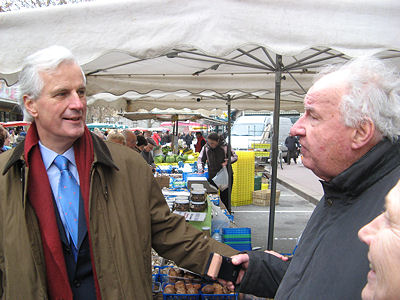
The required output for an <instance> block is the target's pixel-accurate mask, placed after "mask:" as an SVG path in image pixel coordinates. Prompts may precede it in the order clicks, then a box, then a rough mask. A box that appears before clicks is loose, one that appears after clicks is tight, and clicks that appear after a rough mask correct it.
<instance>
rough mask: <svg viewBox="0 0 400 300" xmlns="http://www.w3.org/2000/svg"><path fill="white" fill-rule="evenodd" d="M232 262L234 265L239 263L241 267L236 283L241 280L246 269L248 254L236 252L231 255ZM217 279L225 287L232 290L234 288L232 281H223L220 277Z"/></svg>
mask: <svg viewBox="0 0 400 300" xmlns="http://www.w3.org/2000/svg"><path fill="white" fill-rule="evenodd" d="M232 263H233V264H234V265H236V266H238V265H241V266H242V269H241V270H240V271H239V276H238V278H237V280H236V284H239V283H240V282H242V279H243V276H244V273H245V272H246V271H247V268H248V267H249V256H248V255H247V254H238V255H234V256H232ZM218 281H219V282H220V283H221V284H222V285H224V286H225V287H227V288H228V289H229V290H231V291H234V290H235V285H234V284H233V282H232V281H225V280H222V279H218Z"/></svg>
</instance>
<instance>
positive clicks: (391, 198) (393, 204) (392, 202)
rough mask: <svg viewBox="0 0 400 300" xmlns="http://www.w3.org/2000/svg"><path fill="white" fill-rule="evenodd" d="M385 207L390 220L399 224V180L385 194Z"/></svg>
mask: <svg viewBox="0 0 400 300" xmlns="http://www.w3.org/2000/svg"><path fill="white" fill-rule="evenodd" d="M385 207H386V211H387V213H388V214H389V215H390V220H391V221H392V222H396V224H398V225H400V180H399V181H398V182H397V184H396V185H395V186H394V187H393V188H392V189H391V190H390V192H389V193H388V194H387V195H386V202H385Z"/></svg>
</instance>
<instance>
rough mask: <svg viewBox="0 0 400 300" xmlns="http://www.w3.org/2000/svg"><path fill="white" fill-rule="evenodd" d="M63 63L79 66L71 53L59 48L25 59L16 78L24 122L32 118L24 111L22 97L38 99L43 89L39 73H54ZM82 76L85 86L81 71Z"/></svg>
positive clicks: (39, 52) (30, 120)
mask: <svg viewBox="0 0 400 300" xmlns="http://www.w3.org/2000/svg"><path fill="white" fill-rule="evenodd" d="M63 62H71V63H75V64H77V65H79V64H78V62H77V60H76V59H75V57H74V56H73V54H72V53H71V51H69V50H68V49H67V48H65V47H61V46H51V47H48V48H45V49H42V50H39V51H37V52H35V53H33V54H31V55H29V56H28V57H27V58H25V60H24V63H23V67H22V70H21V72H20V73H19V78H18V81H19V85H18V95H19V97H18V98H19V105H20V107H21V109H22V111H23V112H24V120H25V121H29V122H32V121H33V118H32V116H31V115H30V114H29V113H28V112H27V111H26V109H25V105H24V99H23V97H24V95H28V96H29V97H31V98H32V99H33V100H36V99H38V98H39V96H40V94H41V92H42V89H43V80H42V78H41V76H40V74H39V73H40V72H43V71H47V72H51V71H54V70H55V69H57V67H58V66H59V65H60V64H61V63H63ZM82 76H83V79H84V82H85V84H86V77H85V74H84V72H83V71H82Z"/></svg>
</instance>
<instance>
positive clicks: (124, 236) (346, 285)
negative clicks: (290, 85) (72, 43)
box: [0, 46, 400, 300]
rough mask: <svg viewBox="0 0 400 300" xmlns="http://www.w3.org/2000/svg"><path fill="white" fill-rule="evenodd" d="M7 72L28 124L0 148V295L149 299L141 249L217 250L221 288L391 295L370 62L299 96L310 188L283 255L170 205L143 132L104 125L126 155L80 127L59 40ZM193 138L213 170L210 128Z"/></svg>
mask: <svg viewBox="0 0 400 300" xmlns="http://www.w3.org/2000/svg"><path fill="white" fill-rule="evenodd" d="M19 82H20V91H21V93H20V94H21V98H20V103H21V106H22V108H23V109H24V114H25V117H26V118H27V119H28V120H30V121H32V125H31V126H30V128H29V130H28V132H27V133H26V137H25V139H24V140H23V141H21V142H20V143H19V144H18V145H17V146H16V147H15V148H14V149H12V150H9V151H6V152H5V153H3V154H1V155H0V169H1V170H2V175H1V176H0V189H1V191H0V197H1V198H0V199H1V200H0V220H2V221H1V223H0V224H1V225H0V226H1V230H0V297H2V298H4V297H5V298H7V299H71V300H72V299H89V300H90V299H103V300H104V299H151V267H150V265H151V259H150V257H151V248H154V249H155V250H156V251H157V252H158V253H159V254H160V255H162V256H163V257H165V258H168V259H171V260H173V261H175V262H176V263H177V264H178V265H180V266H181V267H184V268H186V269H189V270H191V271H193V272H197V273H201V274H203V273H204V271H205V266H206V264H207V261H208V257H209V254H210V253H211V252H217V253H220V254H222V255H225V256H231V257H232V263H233V264H236V265H240V266H241V271H240V274H239V277H238V280H237V282H235V283H232V282H224V281H222V280H221V281H222V282H223V283H224V284H225V285H226V286H227V287H229V288H231V289H234V288H235V285H236V287H237V289H238V290H239V291H241V292H244V293H249V294H254V295H258V296H262V297H274V298H275V299H276V300H279V299H285V300H286V299H325V300H330V299H332V300H333V299H360V298H362V299H364V300H370V299H379V300H381V299H398V295H399V292H400V283H399V282H400V281H399V279H400V278H399V272H398V270H399V269H400V254H399V253H400V192H399V191H400V182H399V178H400V144H399V142H398V136H399V135H400V78H399V73H398V72H397V71H396V70H394V69H393V68H391V67H390V66H387V65H385V64H384V63H383V62H382V61H381V60H379V59H376V58H371V57H369V58H359V59H354V60H351V61H349V62H347V63H346V64H344V65H342V66H337V67H336V68H329V70H326V71H324V72H323V74H322V76H321V77H320V78H319V79H318V80H317V81H316V82H315V83H314V85H313V86H312V87H311V88H310V89H309V91H308V93H307V95H306V96H305V99H304V107H305V113H304V115H303V116H302V117H301V118H300V119H299V120H298V121H297V122H296V124H295V125H294V126H293V128H292V129H291V135H292V136H297V137H298V138H299V140H298V142H299V143H300V145H301V152H302V157H303V158H302V162H303V164H304V166H305V167H307V168H309V169H310V170H312V171H313V172H314V173H315V174H316V175H317V176H318V177H319V178H321V183H322V186H323V189H324V196H323V198H322V199H321V201H320V202H319V203H318V205H317V207H316V208H315V210H314V212H313V214H312V216H311V218H310V220H309V222H308V224H307V226H306V228H305V230H304V232H303V234H302V236H301V239H300V242H299V245H298V248H297V251H296V253H295V255H294V256H293V257H290V258H288V257H284V256H282V255H280V254H278V253H275V252H273V251H266V252H257V251H248V252H247V253H240V254H238V253H237V251H235V250H233V249H232V248H230V247H228V246H227V245H224V244H222V243H219V242H217V241H215V240H213V239H211V238H209V237H208V236H207V235H205V234H204V233H202V232H200V231H198V230H196V229H195V228H193V227H192V226H190V225H188V224H187V223H186V222H185V219H184V218H183V217H181V216H179V215H175V214H172V213H170V210H169V207H168V205H167V204H166V201H165V200H164V197H163V195H162V193H161V190H160V188H159V186H158V185H157V184H155V179H154V176H153V174H152V172H151V168H149V166H148V164H149V162H148V163H146V162H145V161H144V159H143V158H146V157H145V156H144V157H143V156H142V157H141V156H140V155H139V153H136V152H140V154H142V153H143V152H146V147H148V148H147V149H150V150H149V152H150V151H151V148H152V147H154V144H155V145H157V142H156V140H154V137H153V136H152V135H149V134H145V135H144V134H143V135H140V134H138V135H136V134H135V133H132V132H130V133H129V132H123V133H121V134H113V133H112V134H109V137H107V139H110V140H113V141H115V142H118V143H121V144H123V145H126V146H128V147H130V148H132V149H133V150H135V151H131V150H129V149H128V147H121V146H120V145H117V144H116V143H115V142H114V143H112V142H104V140H103V138H99V137H98V136H97V135H95V134H93V133H90V132H89V130H88V129H87V127H86V126H85V116H86V96H85V86H86V81H85V77H84V75H83V72H82V69H81V68H80V66H79V65H78V63H77V62H76V60H75V58H74V57H73V55H72V54H71V53H70V51H69V50H67V49H65V48H62V47H56V46H53V47H50V48H46V49H43V50H41V51H38V52H36V53H34V54H32V55H31V56H29V57H28V58H26V60H25V62H24V65H23V68H22V71H21V73H20V76H19ZM60 91H61V92H60ZM0 136H2V138H1V140H3V139H4V141H5V140H6V139H7V138H8V135H6V134H5V133H4V131H3V130H2V133H0ZM121 136H122V137H121ZM150 139H153V142H154V144H153V143H150V142H149V140H150ZM162 139H163V136H161V137H160V140H159V143H161V141H162ZM157 140H158V139H157ZM189 140H190V138H186V139H185V141H188V142H187V143H186V144H187V145H188V143H190V146H191V144H192V142H193V140H190V142H189ZM149 144H151V146H150V147H149ZM202 144H203V146H201V145H202ZM195 148H196V149H200V156H199V161H198V164H199V169H200V171H201V168H202V167H203V166H204V163H208V164H209V172H210V173H213V174H214V173H215V172H218V170H219V169H221V168H222V167H224V166H226V160H227V153H228V152H229V151H228V149H227V148H226V144H225V143H224V141H223V139H221V137H220V136H219V135H218V134H209V135H208V137H207V140H205V139H204V138H201V137H198V138H197V143H196V146H195ZM231 153H232V154H231V155H232V157H231V158H230V159H231V161H232V162H234V161H235V159H236V156H235V153H234V152H233V151H231ZM145 155H146V154H145ZM211 176H212V175H211ZM65 199H67V200H66V201H63V200H65ZM383 210H385V211H384V212H383V213H382V211H383ZM366 224H367V225H366ZM360 240H361V241H360ZM234 284H235V285H234Z"/></svg>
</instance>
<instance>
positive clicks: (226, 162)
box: [221, 158, 228, 167]
mask: <svg viewBox="0 0 400 300" xmlns="http://www.w3.org/2000/svg"><path fill="white" fill-rule="evenodd" d="M221 165H222V166H223V167H226V166H227V165H228V160H227V159H226V158H225V161H224V162H223V163H222V164H221Z"/></svg>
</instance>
